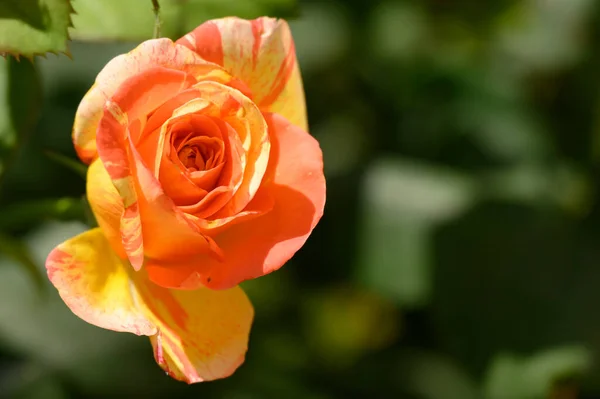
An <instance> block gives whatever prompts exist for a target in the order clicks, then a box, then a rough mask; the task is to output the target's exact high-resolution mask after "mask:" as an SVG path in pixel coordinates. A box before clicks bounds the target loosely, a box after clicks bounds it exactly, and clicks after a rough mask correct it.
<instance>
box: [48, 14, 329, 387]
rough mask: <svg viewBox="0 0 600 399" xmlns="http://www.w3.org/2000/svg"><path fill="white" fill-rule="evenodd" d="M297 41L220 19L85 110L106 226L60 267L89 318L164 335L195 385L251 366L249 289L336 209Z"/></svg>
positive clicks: (73, 299)
mask: <svg viewBox="0 0 600 399" xmlns="http://www.w3.org/2000/svg"><path fill="white" fill-rule="evenodd" d="M306 127H307V125H306V115H305V104H304V93H303V89H302V81H301V77H300V72H299V68H298V64H297V62H296V57H295V51H294V44H293V41H292V37H291V33H290V30H289V28H288V25H287V24H286V23H285V22H284V21H281V20H275V19H270V18H259V19H256V20H253V21H246V20H242V19H238V18H225V19H218V20H213V21H208V22H206V23H204V24H203V25H201V26H199V27H198V28H197V29H196V30H194V31H193V32H191V33H189V34H187V35H186V36H184V37H183V38H181V39H180V40H178V41H177V42H176V43H173V42H172V41H170V40H168V39H157V40H149V41H146V42H144V43H142V44H141V45H139V46H138V47H137V48H136V49H134V50H133V51H131V52H130V53H127V54H124V55H121V56H118V57H116V58H114V59H113V60H111V61H110V62H109V63H108V64H107V65H106V66H105V67H104V69H103V70H102V71H101V72H100V74H99V75H98V77H97V79H96V82H95V84H94V85H93V87H92V88H91V89H90V91H89V92H88V93H87V94H86V95H85V97H84V98H83V100H82V101H81V104H80V106H79V108H78V110H77V115H76V118H75V123H74V128H73V141H74V144H75V148H76V150H77V153H78V154H79V156H80V158H81V159H82V160H83V161H84V162H86V163H91V165H90V167H89V170H88V180H87V196H88V200H89V202H90V205H91V208H92V210H93V212H94V215H95V216H96V219H97V221H98V224H99V228H95V229H92V230H90V231H88V232H85V233H83V234H81V235H79V236H77V237H74V238H72V239H70V240H67V241H66V242H64V243H63V244H61V245H59V246H58V247H57V248H55V249H54V250H53V251H52V253H51V254H50V255H49V256H48V259H47V263H46V266H47V270H48V274H49V278H50V280H51V281H52V283H53V284H54V285H55V286H56V288H57V289H58V291H59V293H60V295H61V297H62V298H63V300H64V301H65V303H66V304H67V305H68V306H69V307H70V308H71V310H72V311H73V312H74V313H75V314H76V315H78V316H79V317H81V318H82V319H84V320H85V321H87V322H89V323H92V324H95V325H97V326H100V327H103V328H108V329H112V330H116V331H127V332H133V333H135V334H138V335H148V336H150V337H151V342H152V345H153V347H154V351H155V358H156V360H157V362H158V363H159V364H160V365H161V366H162V367H163V368H164V369H165V370H167V371H168V372H169V373H170V374H171V375H172V376H173V377H175V378H177V379H180V380H185V381H187V382H190V383H191V382H197V381H203V380H211V379H215V378H221V377H225V376H228V375H230V374H231V373H232V372H233V371H234V370H235V369H236V368H237V367H238V366H239V365H240V364H241V363H242V362H243V359H244V355H245V352H246V347H247V340H248V334H249V329H250V324H251V322H252V317H253V310H252V306H251V305H250V303H249V301H248V299H247V298H246V296H245V294H244V293H243V291H242V290H241V289H240V288H239V287H237V285H238V284H239V283H240V282H242V281H244V280H247V279H251V278H255V277H259V276H262V275H264V274H267V273H270V272H272V271H274V270H276V269H278V268H279V267H281V266H282V265H283V264H284V263H285V262H286V261H287V260H288V259H289V258H290V257H291V256H292V255H293V254H294V253H295V252H296V251H297V250H298V249H299V248H300V247H301V246H302V245H303V244H304V242H305V241H306V239H307V238H308V236H309V234H310V233H311V231H312V229H313V228H314V227H315V225H316V224H317V222H318V221H319V219H320V217H321V215H322V212H323V206H324V202H325V179H324V177H323V165H322V154H321V151H320V149H319V146H318V143H317V142H316V141H315V140H314V139H313V138H312V137H311V136H310V135H309V134H308V133H307V132H306Z"/></svg>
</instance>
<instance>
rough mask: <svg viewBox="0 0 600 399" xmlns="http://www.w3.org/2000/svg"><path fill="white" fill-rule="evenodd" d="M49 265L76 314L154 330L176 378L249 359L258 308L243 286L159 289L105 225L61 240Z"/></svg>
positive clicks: (213, 372)
mask: <svg viewBox="0 0 600 399" xmlns="http://www.w3.org/2000/svg"><path fill="white" fill-rule="evenodd" d="M46 267H47V270H48V276H49V277H50V280H51V281H52V283H53V284H54V285H55V287H56V288H57V289H58V291H59V294H60V296H61V297H62V298H63V300H64V301H65V303H66V304H67V306H68V307H69V308H70V309H71V310H72V311H73V313H75V314H76V315H77V316H79V317H80V318H82V319H83V320H85V321H87V322H88V323H91V324H94V325H97V326H99V327H103V328H107V329H111V330H115V331H126V332H131V333H134V334H138V335H150V336H151V338H150V339H151V342H152V346H153V347H154V352H155V358H156V361H157V362H158V363H159V364H160V366H161V367H162V368H163V369H165V370H166V371H167V372H168V373H169V374H170V375H171V376H173V377H174V378H177V379H179V380H182V381H186V382H188V383H194V382H199V381H208V380H214V379H218V378H224V377H227V376H229V375H231V374H232V373H233V372H234V371H235V369H237V367H238V366H239V365H240V364H241V363H242V362H243V360H244V355H245V352H246V349H247V343H248V335H249V331H250V326H251V324H252V318H253V309H252V305H251V304H250V302H249V301H248V298H247V297H246V295H245V294H244V292H243V291H242V290H241V289H240V288H239V287H235V288H233V289H231V290H227V291H212V290H209V289H200V290H196V291H186V292H177V291H172V290H169V289H165V288H160V287H158V286H156V285H154V284H153V283H151V282H150V281H148V280H147V279H146V278H145V277H144V276H143V274H140V273H135V272H133V271H131V270H130V269H129V267H128V266H127V265H125V264H123V262H122V261H121V260H120V259H119V258H118V257H117V256H116V254H114V253H113V252H112V251H111V248H110V245H109V243H108V241H107V240H106V239H105V238H104V236H103V234H102V230H101V229H99V228H96V229H93V230H89V231H87V232H85V233H83V234H81V235H79V236H77V237H74V238H72V239H70V240H67V241H66V242H64V243H63V244H61V245H59V246H58V247H57V248H55V249H54V250H53V251H52V252H51V253H50V255H49V256H48V260H47V261H46Z"/></svg>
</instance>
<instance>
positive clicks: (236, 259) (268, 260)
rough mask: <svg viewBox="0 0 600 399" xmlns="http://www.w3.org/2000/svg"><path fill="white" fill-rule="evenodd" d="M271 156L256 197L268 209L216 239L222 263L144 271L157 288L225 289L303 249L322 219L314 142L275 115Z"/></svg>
mask: <svg viewBox="0 0 600 399" xmlns="http://www.w3.org/2000/svg"><path fill="white" fill-rule="evenodd" d="M265 119H266V120H267V123H268V126H269V132H270V133H271V155H270V159H269V167H268V170H267V174H266V175H265V177H264V179H263V186H262V187H261V189H260V190H259V191H258V193H257V196H259V195H261V196H262V195H265V194H266V195H271V196H272V197H273V199H274V201H275V203H274V206H273V209H272V210H271V211H269V212H267V213H265V214H264V215H262V216H259V217H257V218H254V219H251V220H248V221H246V222H242V223H239V224H236V225H234V226H231V228H229V229H225V230H224V231H223V232H222V233H221V234H218V235H217V236H215V241H216V242H217V244H218V245H219V247H220V248H221V250H222V251H223V254H224V259H223V261H222V262H217V261H215V260H213V259H210V258H208V257H204V258H203V259H201V260H198V259H197V260H193V261H188V262H187V263H180V264H178V265H171V266H170V268H169V269H166V268H160V267H156V266H155V265H150V266H152V267H149V268H148V275H149V277H150V278H151V279H152V280H153V281H155V282H156V283H157V284H160V285H164V286H168V287H177V288H187V289H193V288H195V287H198V286H200V285H201V284H204V285H206V286H207V287H210V288H213V289H225V288H229V287H233V286H235V285H237V284H238V283H240V282H242V281H244V280H248V279H251V278H255V277H259V276H262V275H264V274H267V273H270V272H272V271H274V270H277V269H278V268H280V267H281V266H282V265H283V264H284V263H285V262H287V261H288V260H289V259H290V258H291V257H292V256H293V255H294V253H295V252H296V251H297V250H298V249H300V248H301V247H302V245H304V243H305V242H306V240H307V239H308V236H309V235H310V233H311V232H312V230H313V228H314V227H315V226H316V224H317V223H318V221H319V220H320V218H321V216H322V215H323V207H324V205H325V177H324V175H323V159H322V153H321V149H320V148H319V144H318V142H317V141H316V140H315V139H314V138H312V137H311V136H310V135H309V134H308V133H306V132H305V131H303V130H302V129H300V128H299V127H297V126H294V125H292V124H291V123H290V122H289V121H287V120H286V119H285V118H283V117H281V116H279V115H276V114H266V115H265Z"/></svg>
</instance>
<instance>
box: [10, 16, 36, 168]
mask: <svg viewBox="0 0 600 399" xmlns="http://www.w3.org/2000/svg"><path fill="white" fill-rule="evenodd" d="M1 21H2V19H1V18H0V24H1ZM1 37H2V34H1V33H0V40H2V39H1ZM40 101H41V88H40V81H39V78H38V75H37V72H36V70H35V68H34V67H33V64H32V63H31V62H29V61H27V60H21V61H17V60H15V59H14V58H12V57H8V58H5V59H0V177H1V176H2V175H3V174H4V172H5V171H6V169H7V168H8V166H9V164H10V162H12V160H13V159H14V156H15V152H16V150H17V149H18V147H19V146H20V145H21V144H22V143H23V142H24V141H25V139H26V137H27V135H28V134H29V132H30V131H31V129H32V128H33V127H34V124H35V123H36V121H37V117H38V111H39V106H40Z"/></svg>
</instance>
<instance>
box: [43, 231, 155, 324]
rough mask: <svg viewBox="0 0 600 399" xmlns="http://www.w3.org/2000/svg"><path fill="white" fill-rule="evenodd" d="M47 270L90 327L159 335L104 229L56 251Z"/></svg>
mask: <svg viewBox="0 0 600 399" xmlns="http://www.w3.org/2000/svg"><path fill="white" fill-rule="evenodd" d="M46 269H47V271H48V277H49V278H50V281H52V284H54V286H55V287H56V288H57V289H58V292H59V293H60V296H61V297H62V299H63V300H64V301H65V303H66V304H67V306H68V307H69V308H70V309H71V310H72V311H73V313H75V314H76V315H77V316H79V317H80V318H82V319H83V320H85V321H87V322H88V323H91V324H94V325H97V326H98V327H102V328H108V329H110V330H115V331H127V332H131V333H134V334H137V335H153V334H156V333H157V330H156V326H155V325H154V323H152V322H151V321H149V320H148V319H147V317H146V315H145V314H144V311H143V310H142V309H140V308H139V307H138V306H137V303H138V302H139V300H140V296H139V293H138V291H137V290H136V289H135V286H134V285H133V284H132V282H131V279H130V276H129V272H128V270H127V268H125V267H123V264H122V262H121V260H120V259H119V258H118V257H117V255H116V254H115V253H114V252H113V251H112V250H111V246H110V244H109V242H108V241H107V240H106V238H105V237H104V235H103V234H102V230H101V229H100V228H95V229H92V230H89V231H87V232H85V233H82V234H80V235H78V236H76V237H74V238H71V239H70V240H67V241H65V242H64V243H62V244H60V245H59V246H58V247H56V248H55V249H54V250H52V252H51V253H50V255H48V259H47V260H46Z"/></svg>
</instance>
